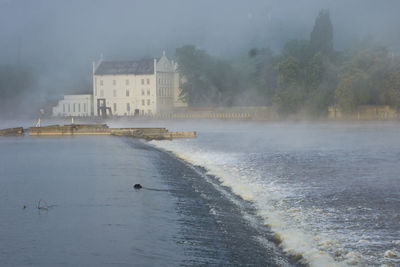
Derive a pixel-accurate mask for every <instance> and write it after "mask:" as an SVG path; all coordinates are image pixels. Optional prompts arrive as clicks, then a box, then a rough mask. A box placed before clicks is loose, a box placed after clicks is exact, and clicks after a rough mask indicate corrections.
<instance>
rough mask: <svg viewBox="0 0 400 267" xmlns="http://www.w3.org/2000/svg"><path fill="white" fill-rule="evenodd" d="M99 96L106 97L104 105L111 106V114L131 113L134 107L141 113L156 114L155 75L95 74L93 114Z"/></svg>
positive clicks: (123, 114)
mask: <svg viewBox="0 0 400 267" xmlns="http://www.w3.org/2000/svg"><path fill="white" fill-rule="evenodd" d="M142 80H143V81H144V83H143V84H142ZM127 91H128V92H129V95H128V96H127ZM99 98H105V99H106V105H107V107H110V108H111V110H112V113H113V115H117V116H129V115H133V114H134V112H135V109H139V110H140V113H141V114H156V113H157V106H156V79H155V75H154V74H148V75H133V74H132V75H95V78H94V86H93V99H94V109H95V112H94V114H95V115H98V114H97V99H99ZM143 101H144V102H143ZM127 104H129V110H128V105H127ZM143 104H144V105H143Z"/></svg>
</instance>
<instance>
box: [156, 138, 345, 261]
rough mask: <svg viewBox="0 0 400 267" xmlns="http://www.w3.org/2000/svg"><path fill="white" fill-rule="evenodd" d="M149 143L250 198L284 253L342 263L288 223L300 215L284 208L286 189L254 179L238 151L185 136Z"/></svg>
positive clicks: (293, 209) (293, 210)
mask: <svg viewBox="0 0 400 267" xmlns="http://www.w3.org/2000/svg"><path fill="white" fill-rule="evenodd" d="M151 143H152V144H153V145H155V146H157V147H159V148H162V149H164V150H167V151H170V152H173V153H174V154H175V155H176V156H177V157H179V158H181V159H183V160H185V161H187V162H189V163H190V164H192V165H198V166H203V167H205V168H206V169H207V171H208V174H210V175H214V176H215V177H216V178H217V179H219V180H220V182H221V183H222V184H223V185H225V186H228V187H229V188H231V190H232V192H233V193H235V194H236V195H238V196H240V197H241V198H242V199H244V200H250V201H253V203H254V204H255V206H256V208H257V210H258V212H259V215H261V216H262V217H263V218H264V220H265V224H266V225H268V226H270V228H271V230H272V231H273V232H275V233H277V235H278V236H279V239H280V240H281V247H282V249H283V250H284V251H285V252H286V253H287V254H289V255H293V256H297V255H301V256H302V258H303V259H305V260H306V261H307V262H308V263H309V264H310V265H311V266H344V265H346V264H345V263H343V262H342V263H340V262H336V261H335V260H334V258H333V257H331V256H330V255H329V254H328V253H326V252H324V251H322V250H320V249H319V246H318V242H317V241H316V240H315V239H314V238H315V235H313V234H312V233H308V232H307V231H304V230H303V229H301V228H297V227H296V226H295V225H293V224H291V223H288V221H290V219H293V218H294V217H296V216H300V215H301V209H300V208H287V207H285V205H284V201H283V199H285V197H287V196H289V195H290V194H291V192H290V190H289V189H288V188H284V187H282V185H279V186H278V185H277V184H275V183H274V181H270V182H269V183H266V182H265V181H263V183H260V182H258V180H259V178H260V177H257V174H256V173H255V172H254V168H252V167H249V166H241V165H240V164H239V163H240V162H239V161H238V160H237V158H239V157H240V156H241V155H240V154H232V153H223V152H216V151H205V150H204V149H199V148H198V147H196V146H195V145H194V144H193V143H190V142H186V140H174V141H172V142H162V141H152V142H151ZM264 178H265V177H264ZM288 215H289V218H287V217H288ZM298 220H300V219H298ZM324 242H325V243H323V246H329V245H330V244H334V243H335V241H330V242H328V241H324ZM319 243H321V242H319ZM321 244H322V243H321ZM321 246H322V245H321Z"/></svg>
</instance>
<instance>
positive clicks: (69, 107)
mask: <svg viewBox="0 0 400 267" xmlns="http://www.w3.org/2000/svg"><path fill="white" fill-rule="evenodd" d="M68 112H71V106H70V105H69V104H68Z"/></svg>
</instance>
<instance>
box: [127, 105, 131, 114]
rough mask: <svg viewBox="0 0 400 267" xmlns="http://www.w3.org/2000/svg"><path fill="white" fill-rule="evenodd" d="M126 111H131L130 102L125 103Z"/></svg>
mask: <svg viewBox="0 0 400 267" xmlns="http://www.w3.org/2000/svg"><path fill="white" fill-rule="evenodd" d="M126 111H127V112H128V113H129V112H130V111H131V104H129V103H126Z"/></svg>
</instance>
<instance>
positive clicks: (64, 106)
mask: <svg viewBox="0 0 400 267" xmlns="http://www.w3.org/2000/svg"><path fill="white" fill-rule="evenodd" d="M63 112H64V113H65V104H63Z"/></svg>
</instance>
